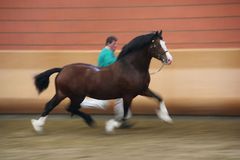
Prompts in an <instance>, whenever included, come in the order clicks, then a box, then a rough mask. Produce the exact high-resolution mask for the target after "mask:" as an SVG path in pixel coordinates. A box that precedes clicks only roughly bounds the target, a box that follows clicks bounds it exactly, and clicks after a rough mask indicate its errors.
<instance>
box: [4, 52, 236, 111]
mask: <svg viewBox="0 0 240 160" xmlns="http://www.w3.org/2000/svg"><path fill="white" fill-rule="evenodd" d="M98 52H99V51H52V50H51V51H1V52H0V57H1V64H0V68H1V69H0V74H1V76H0V81H1V90H0V113H39V112H41V111H42V109H43V107H44V104H45V103H46V102H47V101H48V100H49V99H50V98H51V96H53V94H54V77H55V76H52V77H51V82H50V87H49V89H48V90H46V91H45V92H43V94H41V95H38V94H37V91H36V90H35V87H34V84H33V76H34V75H36V74H38V73H40V72H42V71H44V70H46V69H49V68H52V67H62V66H64V65H65V64H70V63H75V62H84V63H90V64H95V63H96V59H97V55H98ZM171 52H172V54H173V57H174V63H173V64H172V65H170V66H165V67H164V68H163V70H161V71H160V72H159V73H157V74H154V75H152V76H151V84H150V88H151V89H152V90H154V91H156V92H157V93H158V94H160V95H162V96H163V98H164V99H165V101H166V104H167V106H168V108H169V111H170V113H171V114H181V115H183V114H184V115H185V114H186V115H188V114H191V115H240V83H239V81H240V63H239V59H240V49H173V50H171ZM160 66H161V62H159V61H158V60H154V59H153V60H152V63H151V67H150V72H154V71H156V70H157V69H158V68H159V67H160ZM66 103H68V100H66V101H65V102H63V103H62V105H61V107H57V109H56V111H55V112H58V113H64V112H65V111H64V106H65V105H66ZM112 105H113V102H112V103H111V105H110V107H109V108H108V110H106V111H97V110H92V111H90V112H92V113H111V111H112ZM157 107H158V104H157V103H156V102H155V101H153V100H151V99H147V98H143V97H140V96H139V97H137V98H136V99H135V100H134V102H133V111H134V113H136V114H153V113H154V111H155V109H156V108H157Z"/></svg>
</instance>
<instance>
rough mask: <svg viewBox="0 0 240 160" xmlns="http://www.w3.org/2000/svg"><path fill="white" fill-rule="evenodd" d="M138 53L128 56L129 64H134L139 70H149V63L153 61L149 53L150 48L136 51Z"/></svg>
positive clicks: (126, 59)
mask: <svg viewBox="0 0 240 160" xmlns="http://www.w3.org/2000/svg"><path fill="white" fill-rule="evenodd" d="M135 52H136V53H132V54H130V55H129V57H128V56H126V58H125V61H126V62H127V64H128V65H133V66H134V68H136V69H137V70H139V71H141V72H142V71H145V72H148V69H149V65H150V62H151V56H150V55H149V54H148V48H144V49H142V50H139V51H135Z"/></svg>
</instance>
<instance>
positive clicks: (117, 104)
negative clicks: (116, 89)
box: [114, 98, 132, 120]
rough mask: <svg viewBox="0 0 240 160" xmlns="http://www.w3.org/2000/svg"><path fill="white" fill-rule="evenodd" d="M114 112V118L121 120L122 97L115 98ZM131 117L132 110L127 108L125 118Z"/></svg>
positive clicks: (122, 110)
mask: <svg viewBox="0 0 240 160" xmlns="http://www.w3.org/2000/svg"><path fill="white" fill-rule="evenodd" d="M114 114H115V119H116V120H121V119H122V118H123V114H124V109H123V99H122V98H118V99H116V100H115V106H114ZM131 117H132V112H131V110H130V109H129V110H128V114H127V117H126V119H130V118H131Z"/></svg>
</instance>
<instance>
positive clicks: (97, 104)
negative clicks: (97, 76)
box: [81, 97, 108, 109]
mask: <svg viewBox="0 0 240 160" xmlns="http://www.w3.org/2000/svg"><path fill="white" fill-rule="evenodd" d="M81 106H82V108H97V109H106V107H107V106H108V100H99V99H93V98H89V97H88V98H85V99H84V101H83V102H82V103H81Z"/></svg>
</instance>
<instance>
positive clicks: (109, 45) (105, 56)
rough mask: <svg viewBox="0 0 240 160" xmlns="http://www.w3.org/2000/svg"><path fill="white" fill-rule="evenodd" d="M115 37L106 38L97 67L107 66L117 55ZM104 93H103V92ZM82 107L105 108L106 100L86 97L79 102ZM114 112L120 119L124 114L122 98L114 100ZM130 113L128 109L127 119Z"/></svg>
mask: <svg viewBox="0 0 240 160" xmlns="http://www.w3.org/2000/svg"><path fill="white" fill-rule="evenodd" d="M117 40H118V39H117V37H115V36H109V37H108V38H107V39H106V42H105V47H104V48H103V49H102V50H101V52H100V54H99V56H98V66H99V67H107V66H109V65H111V64H113V63H114V62H115V61H116V60H117V57H116V56H115V54H114V52H115V50H116V48H117ZM103 94H104V93H103ZM81 106H82V108H98V109H105V108H106V107H107V106H108V101H107V100H97V99H93V98H86V99H85V100H84V101H83V102H82V103H81ZM114 113H115V119H117V120H121V119H122V117H123V114H124V110H123V99H122V98H119V99H116V100H115V106H114ZM131 116H132V113H131V111H130V110H129V111H128V115H127V119H129V118H131ZM123 125H124V126H121V127H122V128H129V127H131V126H132V124H128V123H123Z"/></svg>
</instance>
